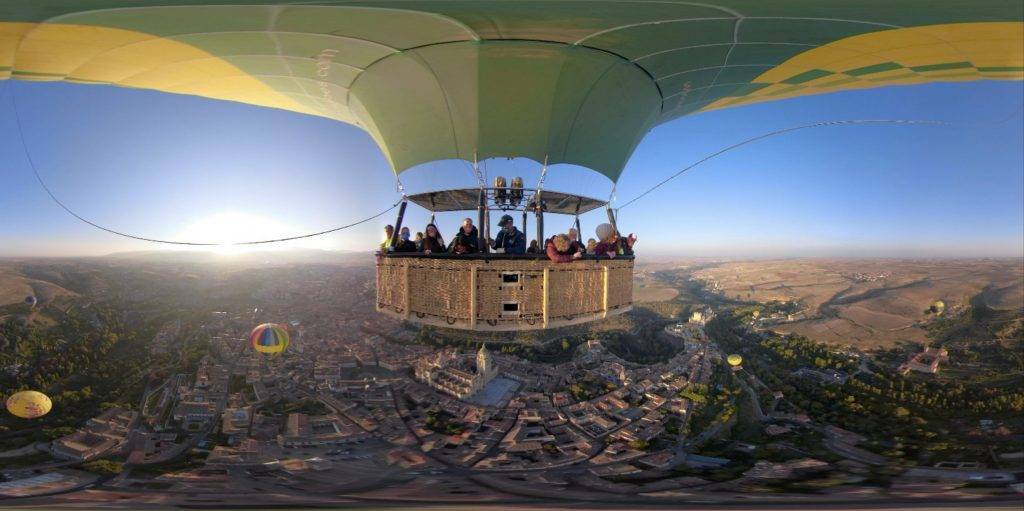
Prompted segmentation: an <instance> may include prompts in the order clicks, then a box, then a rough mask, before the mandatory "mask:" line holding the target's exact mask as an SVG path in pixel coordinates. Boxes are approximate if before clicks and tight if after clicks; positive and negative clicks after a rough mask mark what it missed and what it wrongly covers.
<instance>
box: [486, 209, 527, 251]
mask: <svg viewBox="0 0 1024 511" xmlns="http://www.w3.org/2000/svg"><path fill="white" fill-rule="evenodd" d="M498 227H501V232H499V233H498V236H497V237H496V238H495V240H494V244H493V245H491V248H492V249H494V251H495V252H499V253H506V254H525V253H526V235H525V234H523V232H522V231H520V230H519V229H516V226H515V225H513V223H512V215H505V216H503V217H501V221H500V222H498Z"/></svg>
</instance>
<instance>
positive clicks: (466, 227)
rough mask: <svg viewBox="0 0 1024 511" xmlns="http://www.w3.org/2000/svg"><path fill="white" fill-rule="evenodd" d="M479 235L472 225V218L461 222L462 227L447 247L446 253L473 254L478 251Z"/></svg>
mask: <svg viewBox="0 0 1024 511" xmlns="http://www.w3.org/2000/svg"><path fill="white" fill-rule="evenodd" d="M479 236H480V234H479V232H478V231H477V230H476V226H475V225H473V219H472V218H466V219H464V220H462V227H461V228H460V229H459V232H458V233H456V234H455V238H453V239H452V244H451V245H448V252H449V253H452V254H475V253H477V252H479V251H480V238H479Z"/></svg>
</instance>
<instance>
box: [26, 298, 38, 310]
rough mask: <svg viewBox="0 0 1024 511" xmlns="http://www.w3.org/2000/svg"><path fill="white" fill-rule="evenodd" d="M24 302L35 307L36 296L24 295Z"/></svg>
mask: <svg viewBox="0 0 1024 511" xmlns="http://www.w3.org/2000/svg"><path fill="white" fill-rule="evenodd" d="M25 303H27V304H28V305H29V306H30V307H35V306H36V303H39V301H38V300H36V297H34V296H32V295H28V296H26V297H25Z"/></svg>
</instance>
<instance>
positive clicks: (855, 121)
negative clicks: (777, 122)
mask: <svg viewBox="0 0 1024 511" xmlns="http://www.w3.org/2000/svg"><path fill="white" fill-rule="evenodd" d="M1022 110H1024V103H1022V104H1021V105H1020V107H1018V108H1017V110H1015V111H1014V112H1012V113H1011V114H1010V115H1009V116H1007V117H1006V118H1005V119H1001V120H998V121H993V122H982V123H953V122H949V121H936V120H928V119H846V120H837V121H820V122H816V123H810V124H803V125H799V126H791V127H788V128H782V129H778V130H775V131H769V132H767V133H762V134H760V135H757V136H754V137H751V138H748V139H745V140H742V141H739V142H736V143H733V144H732V145H728V146H726V147H724V148H722V150H719V151H717V152H715V153H712V154H711V155H708V156H706V157H703V158H701V159H700V160H697V161H696V162H694V163H693V164H691V165H689V166H687V167H684V168H683V169H682V170H680V171H678V172H676V173H675V174H672V175H671V176H669V177H667V178H665V179H663V180H662V181H659V182H657V183H656V184H654V185H653V186H651V187H649V188H647V189H646V190H645V191H644V193H642V194H640V195H639V196H636V197H634V198H633V199H631V200H629V201H628V202H627V203H625V204H623V205H622V206H620V207H618V208H617V210H621V209H623V208H625V207H627V206H629V205H631V204H633V203H635V202H637V201H639V200H640V199H642V198H644V197H645V196H647V195H648V194H650V193H651V191H654V190H655V189H657V188H659V187H662V186H663V185H664V184H666V183H668V182H669V181H671V180H673V179H675V178H677V177H679V176H680V175H682V174H683V173H685V172H686V171H688V170H691V169H693V168H694V167H697V166H699V165H700V164H703V163H705V162H707V161H709V160H712V159H714V158H716V157H719V156H722V155H723V154H725V153H728V152H730V151H732V150H734V148H737V147H741V146H743V145H746V144H748V143H752V142H756V141H758V140H763V139H765V138H770V137H773V136H775V135H781V134H783V133H790V132H793V131H799V130H803V129H810V128H822V127H827V126H846V125H871V124H874V125H886V124H890V125H898V126H910V125H931V126H963V127H970V126H974V127H977V126H985V125H997V124H1002V123H1005V122H1007V121H1010V120H1011V119H1013V118H1014V117H1016V116H1018V115H1019V114H1020V113H1021V112H1022ZM613 195H614V187H612V197H613ZM609 203H610V200H609ZM617 210H616V211H617Z"/></svg>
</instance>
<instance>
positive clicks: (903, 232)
mask: <svg viewBox="0 0 1024 511" xmlns="http://www.w3.org/2000/svg"><path fill="white" fill-rule="evenodd" d="M0 91H2V96H0V112H3V113H2V114H0V155H3V168H4V172H3V175H4V178H3V185H4V186H3V187H0V215H3V218H4V221H3V222H0V257H30V256H45V257H55V256H56V257H64V256H97V255H106V254H111V253H117V252H126V251H146V250H163V249H166V247H164V246H160V245H153V244H149V243H145V242H137V241H131V240H126V239H121V238H117V237H114V236H112V235H110V234H108V233H104V232H101V231H99V230H96V229H94V228H92V227H90V226H87V225H85V224H83V223H81V222H79V221H78V220H75V219H74V218H72V217H71V216H69V215H67V214H66V213H65V212H64V211H62V210H60V209H59V208H58V207H57V205H56V204H54V203H53V202H52V201H50V199H49V198H48V197H47V196H46V194H45V192H44V191H43V190H42V189H41V188H40V186H39V184H38V183H37V182H36V180H35V177H34V176H33V174H32V169H31V167H30V166H29V165H28V164H27V162H26V159H25V156H24V153H23V150H22V146H21V142H20V139H19V137H18V134H17V126H16V124H15V120H14V118H13V115H10V112H11V103H10V102H11V95H12V94H16V100H17V102H18V107H19V110H20V111H21V112H22V117H23V121H24V123H23V128H24V131H25V136H26V138H27V143H28V148H29V150H30V151H31V153H32V157H33V159H34V160H35V162H36V163H37V168H38V170H39V172H40V173H41V174H42V176H43V178H44V179H45V180H46V181H47V182H48V184H49V185H50V187H51V188H52V189H53V191H54V193H55V194H56V195H57V196H58V197H60V198H61V199H62V200H63V201H64V202H65V203H66V204H68V205H69V206H70V207H71V208H72V209H74V210H75V211H76V212H78V213H79V214H81V215H83V216H85V217H86V218H89V219H90V220H94V221H96V222H98V223H100V224H102V225H106V226H109V227H112V228H116V229H119V230H123V231H126V232H129V233H133V234H137V235H141V236H147V237H155V238H168V239H177V240H189V241H224V240H228V241H242V240H248V239H252V238H268V237H280V236H289V235H295V234H302V233H306V232H313V231H319V230H323V229H328V228H331V227H334V226H336V225H341V224H348V223H351V222H353V221H355V220H358V219H361V218H365V217H367V216H370V215H372V214H374V213H377V212H379V211H380V210H382V209H384V208H386V207H387V206H388V205H390V204H392V203H393V202H394V201H396V200H397V199H398V195H397V193H396V192H395V181H394V178H393V176H392V174H391V172H390V169H389V167H388V165H387V162H386V161H385V159H384V157H383V156H382V154H381V153H380V151H379V150H378V149H377V147H376V146H375V144H374V143H373V141H372V140H371V139H370V137H369V136H368V135H367V134H366V133H364V132H363V131H361V130H360V129H358V128H355V127H353V126H348V125H345V124H341V123H337V122H333V121H329V120H326V119H321V118H314V117H309V116H303V115H299V114H293V113H288V112H283V111H277V110H271V109H265V108H259V107H253V106H246V105H242V104H236V103H228V102H219V101H212V100H206V99H201V98H196V97H189V96H178V95H170V94H162V93H157V92H150V91H139V90H128V89H118V88H113V87H106V86H83V85H69V84H60V83H20V82H13V81H7V82H6V83H3V84H0ZM1022 102H1024V85H1022V84H1021V83H1020V82H970V83H958V84H949V83H945V84H943V83H939V84H928V85H919V86H912V87H887V88H881V89H871V90H863V91H850V92H842V93H835V94H828V95H820V96H809V97H802V98H795V99H788V100H782V101H775V102H769V103H764V104H759V105H751V106H746V107H740V108H731V109H725V110H720V111H713V112H708V113H702V114H699V115H694V116H691V117H686V118H682V119H678V120H676V121H673V122H671V123H669V124H667V125H664V126H661V127H659V128H656V129H655V130H653V131H652V132H651V133H649V134H648V135H647V137H646V138H645V139H644V141H643V142H642V143H641V144H640V145H639V147H638V148H637V150H636V152H635V153H634V155H633V157H632V159H631V160H630V162H629V164H628V165H627V167H626V170H625V172H624V173H623V176H622V179H621V180H620V182H619V184H618V186H617V189H616V190H615V195H616V197H617V204H620V205H621V204H623V203H625V202H626V201H628V200H629V199H631V198H633V197H634V196H636V195H638V194H640V193H642V192H643V191H644V190H646V189H647V188H649V187H650V186H652V185H654V184H655V183H657V182H659V181H660V180H662V179H664V178H665V177H667V176H668V175H671V174H673V173H675V172H676V171H678V170H679V169H681V168H683V167H686V166H687V165H690V164H691V163H693V162H695V161H697V160H699V159H700V158H702V157H704V156H706V155H707V154H710V153H712V152H714V151H717V150H719V149H720V148H722V147H725V146H728V145H730V144H733V143H736V142H738V141H741V140H743V139H746V138H749V137H752V136H756V135H758V134H761V133H765V132H768V131H771V130H774V129H779V128H784V127H789V126H794V125H799V124H806V123H809V122H815V121H820V120H829V119H880V118H885V119H941V120H944V121H950V122H951V123H955V124H956V125H955V126H915V127H893V126H870V127H864V126H860V127H833V128H823V129H815V130H805V131H801V132H796V133H791V134H786V135H782V136H778V137H774V138H771V139H768V140H763V141H760V142H756V143H754V144H750V145H748V146H745V147H742V148H740V149H737V150H735V151H732V152H730V153H728V154H725V155H723V156H721V157H719V158H716V159H713V160H711V161H709V162H707V163H706V164H704V165H701V166H700V167H697V168H695V169H694V170H692V171H690V172H688V173H686V174H684V175H682V176H680V177H679V178H677V179H675V180H674V181H672V182H671V183H669V184H667V185H665V186H664V187H662V188H661V189H659V190H658V191H656V192H654V193H652V194H650V195H649V196H647V197H646V198H645V199H644V200H642V201H640V202H637V203H636V204H634V205H632V206H630V207H628V208H626V209H624V210H623V211H622V212H621V213H620V222H621V225H622V228H623V230H624V231H627V232H630V231H632V232H636V233H637V234H638V236H639V238H640V240H641V244H640V245H638V250H639V252H640V256H641V257H644V256H645V255H649V256H652V257H653V256H658V257H664V256H678V257H756V258H771V257H868V258H874V257H908V258H945V257H949V258H963V257H1014V258H1020V257H1024V126H1022V118H1021V115H1020V108H1021V103H1022ZM1013 112H1017V113H1016V115H1014V116H1012V117H1010V118H1009V120H1008V121H1005V122H1002V123H995V122H993V121H996V120H1001V119H1006V118H1007V115H1009V114H1010V113H1013ZM968 125H969V126H968ZM483 170H484V171H485V173H486V174H487V177H488V179H489V180H490V179H493V176H495V175H503V176H507V177H510V176H513V175H521V176H523V177H524V178H525V181H526V183H527V185H528V186H530V185H531V184H533V183H536V180H537V177H538V174H539V165H538V164H537V163H536V162H532V161H530V160H525V159H515V160H489V161H487V162H485V163H484V164H483ZM401 180H402V182H403V184H404V185H405V187H406V189H407V190H410V191H425V190H431V189H439V188H451V187H471V186H474V183H475V179H474V177H473V174H472V170H471V168H470V165H469V164H468V163H467V162H463V161H442V162H434V163H430V164H425V165H421V166H419V167H417V168H414V169H412V170H410V171H408V172H405V173H403V174H402V175H401ZM545 188H547V189H553V190H571V191H575V192H578V193H581V194H584V195H589V196H593V197H600V198H606V197H608V196H609V194H610V193H611V191H612V183H611V182H609V181H608V180H607V179H605V178H604V177H602V176H600V175H598V174H596V173H593V172H591V171H589V170H587V169H582V168H579V167H573V166H571V165H557V166H553V167H552V168H551V169H550V171H549V174H548V177H547V181H546V184H545ZM464 216H466V215H465V214H454V213H452V214H442V215H439V216H438V223H439V225H440V228H441V230H442V233H443V234H445V237H446V238H448V237H450V235H451V233H453V232H454V231H455V229H456V225H457V224H458V222H459V221H460V220H461V218H463V217H464ZM427 218H428V213H426V212H425V211H422V210H420V209H418V208H417V207H415V206H412V207H410V209H409V214H408V216H407V223H406V225H411V226H412V227H413V228H414V231H415V230H422V225H423V224H424V223H426V220H427ZM603 219H604V213H603V212H602V211H595V212H592V213H590V214H587V215H584V216H583V217H582V222H583V228H584V237H585V238H586V237H591V236H593V234H592V232H593V227H594V226H595V225H596V224H597V223H599V222H602V221H603ZM393 222H394V215H393V213H389V214H386V215H384V216H382V217H380V218H378V219H376V220H373V221H370V222H367V223H365V224H363V225H360V226H358V227H355V228H353V229H350V230H346V231H343V232H341V233H336V234H332V235H328V236H323V237H320V238H314V239H311V240H305V241H303V242H290V243H284V244H281V245H279V246H274V247H267V246H260V247H258V250H267V249H268V248H269V249H271V250H288V249H295V248H312V249H323V250H345V251H367V252H369V251H370V250H372V249H373V247H374V245H375V244H376V243H377V242H378V241H379V239H380V237H381V234H380V231H381V228H382V226H383V225H384V224H387V223H393ZM570 222H571V218H569V217H561V218H559V217H549V218H547V219H546V222H545V224H546V230H547V232H548V233H549V234H550V233H553V232H556V231H559V230H564V229H565V228H567V227H568V226H569V224H570ZM517 223H518V218H517ZM528 230H529V232H531V233H532V232H533V225H530V226H529V228H528ZM194 248H195V247H191V248H190V249H194Z"/></svg>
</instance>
